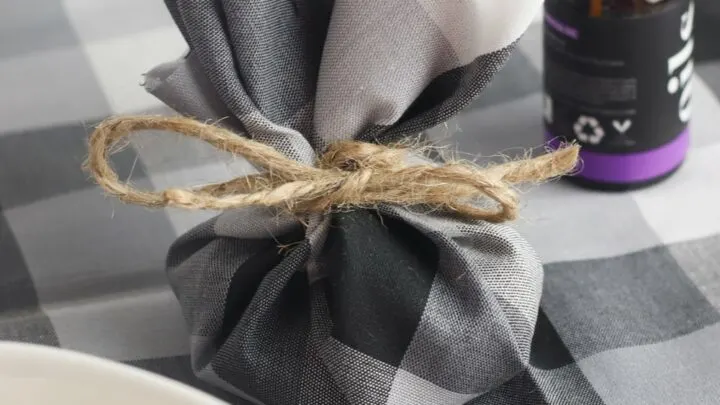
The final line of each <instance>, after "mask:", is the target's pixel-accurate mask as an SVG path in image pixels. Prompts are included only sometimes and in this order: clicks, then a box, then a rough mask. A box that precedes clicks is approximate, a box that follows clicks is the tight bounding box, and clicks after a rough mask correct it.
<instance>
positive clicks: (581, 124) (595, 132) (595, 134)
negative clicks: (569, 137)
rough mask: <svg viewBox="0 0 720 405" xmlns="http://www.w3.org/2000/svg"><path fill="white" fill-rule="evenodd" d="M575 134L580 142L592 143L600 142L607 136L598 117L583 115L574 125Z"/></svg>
mask: <svg viewBox="0 0 720 405" xmlns="http://www.w3.org/2000/svg"><path fill="white" fill-rule="evenodd" d="M573 131H575V136H576V137H577V139H578V140H579V141H580V142H583V143H588V144H590V145H597V144H599V143H600V142H601V141H602V140H603V138H604V137H605V130H604V129H603V128H602V126H600V123H599V122H598V120H597V118H595V117H588V116H586V115H581V116H580V117H578V119H577V121H576V122H575V125H573Z"/></svg>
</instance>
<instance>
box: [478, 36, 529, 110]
mask: <svg viewBox="0 0 720 405" xmlns="http://www.w3.org/2000/svg"><path fill="white" fill-rule="evenodd" d="M541 79H542V77H541V76H540V72H539V71H538V70H537V69H536V68H535V66H533V64H532V62H530V59H528V58H527V57H526V56H525V55H523V53H522V52H521V51H520V50H515V51H514V52H513V53H512V54H511V55H510V59H508V61H507V64H506V65H505V66H504V67H503V68H502V70H500V71H499V72H498V73H497V74H496V75H495V78H493V80H492V81H491V82H490V84H489V85H488V87H487V88H486V89H485V90H484V91H483V92H482V93H480V95H479V96H478V97H477V98H476V99H475V100H474V101H473V102H472V103H471V104H470V105H469V106H468V107H467V108H466V110H472V109H476V108H484V107H489V106H493V105H497V104H502V103H505V102H508V101H511V100H515V99H518V98H521V97H524V96H526V95H528V94H532V93H536V92H539V91H540V90H541V88H542V80H541Z"/></svg>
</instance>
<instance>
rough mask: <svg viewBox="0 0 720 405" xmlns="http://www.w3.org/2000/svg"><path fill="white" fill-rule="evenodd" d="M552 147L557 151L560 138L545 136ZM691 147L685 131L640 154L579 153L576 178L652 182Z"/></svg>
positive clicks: (676, 163) (614, 181)
mask: <svg viewBox="0 0 720 405" xmlns="http://www.w3.org/2000/svg"><path fill="white" fill-rule="evenodd" d="M545 136H546V138H547V139H548V143H549V145H550V147H551V148H557V147H558V146H560V144H561V143H562V139H560V138H557V137H555V136H553V135H552V134H550V133H546V134H545ZM689 147H690V129H689V128H688V129H686V130H685V131H683V132H682V133H680V135H678V136H677V137H676V138H675V139H674V140H673V141H672V142H670V143H668V144H666V145H663V146H661V147H659V148H656V149H652V150H648V151H645V152H639V153H627V154H612V155H611V154H606V153H598V152H591V151H587V150H583V149H581V150H580V159H581V160H582V163H581V165H580V171H579V173H578V174H577V176H578V177H582V178H584V179H588V180H593V181H598V182H604V183H620V184H625V183H636V182H642V181H647V180H652V179H655V178H657V177H660V176H662V175H664V174H667V173H669V172H671V171H673V170H674V169H676V168H677V167H678V166H680V164H681V163H682V161H683V160H684V159H685V156H686V154H687V151H688V148H689Z"/></svg>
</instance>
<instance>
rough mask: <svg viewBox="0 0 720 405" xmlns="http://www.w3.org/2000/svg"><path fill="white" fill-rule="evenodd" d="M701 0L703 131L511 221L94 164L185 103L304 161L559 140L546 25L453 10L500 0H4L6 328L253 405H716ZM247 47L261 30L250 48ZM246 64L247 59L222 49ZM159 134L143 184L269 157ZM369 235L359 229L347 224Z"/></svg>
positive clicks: (706, 37) (719, 11) (711, 121)
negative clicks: (272, 211) (281, 206)
mask: <svg viewBox="0 0 720 405" xmlns="http://www.w3.org/2000/svg"><path fill="white" fill-rule="evenodd" d="M696 2H697V7H698V13H696V14H697V15H698V19H697V34H696V39H697V43H698V53H697V58H696V59H697V65H698V66H697V70H696V73H697V75H696V78H695V82H694V96H693V97H694V118H693V122H692V135H693V145H692V150H691V153H690V156H689V158H688V160H687V162H686V163H685V164H684V166H683V167H682V169H681V170H680V171H679V172H678V173H677V174H676V175H675V176H674V177H672V178H671V179H669V180H667V181H666V182H664V183H661V184H659V185H657V186H655V187H653V188H649V189H646V190H640V191H635V192H630V193H623V194H606V193H598V192H590V191H584V190H579V189H577V188H574V187H572V186H569V185H567V184H565V183H563V182H554V183H550V184H547V185H543V186H542V187H538V188H533V189H531V190H528V191H527V193H526V194H525V196H524V198H523V204H524V207H523V210H522V215H523V217H522V218H521V219H520V220H519V221H517V222H516V223H514V224H512V225H511V226H510V227H507V226H494V225H488V224H474V225H467V224H463V223H460V222H456V221H453V220H450V219H448V218H443V217H439V216H428V215H424V214H422V213H417V212H411V211H406V210H400V209H397V208H393V207H381V209H380V212H379V213H375V212H368V213H359V214H356V215H350V214H348V215H338V216H334V217H333V218H325V219H320V218H317V219H316V220H314V221H315V222H314V223H313V224H312V225H313V227H312V228H311V232H309V233H307V234H305V231H304V229H303V228H302V227H300V226H298V224H296V223H294V222H293V221H289V220H287V221H286V220H283V218H278V217H277V216H274V215H269V214H268V213H266V212H262V211H258V210H247V211H241V212H228V213H223V214H221V215H219V216H216V214H215V213H188V212H184V211H176V210H163V211H149V210H146V209H143V208H138V207H132V206H127V205H122V204H120V203H117V202H115V201H113V200H111V199H108V198H105V197H104V196H103V194H102V192H101V191H100V190H98V189H97V188H95V187H94V186H93V185H92V184H91V183H90V182H89V181H88V179H87V176H86V175H85V174H84V173H83V172H81V171H80V165H81V163H82V161H83V159H84V157H85V154H86V146H85V145H86V144H85V139H86V137H87V135H88V133H89V132H90V131H91V130H92V126H93V125H94V123H96V122H98V121H99V120H101V119H103V118H104V117H107V116H109V115H113V114H122V113H160V114H174V113H175V112H174V111H172V110H170V109H168V108H167V107H166V106H165V104H167V105H169V106H170V107H172V108H173V109H175V110H176V111H179V112H182V113H186V114H191V115H194V116H196V117H202V118H203V119H211V120H213V119H220V118H222V120H221V123H222V124H223V125H227V126H230V127H232V128H235V129H237V130H243V131H247V132H250V133H252V135H253V136H254V137H255V138H256V139H260V140H262V141H265V142H268V143H270V144H272V145H273V146H275V147H277V148H279V149H281V150H283V151H284V152H285V153H287V154H288V155H289V156H292V157H293V158H295V159H298V160H302V161H310V160H311V159H312V158H313V157H314V153H315V152H314V151H315V150H319V149H321V148H322V147H323V146H324V145H325V144H326V143H327V142H330V141H332V140H335V139H336V137H337V134H349V135H351V136H354V137H356V138H359V139H365V140H372V139H377V140H381V141H386V140H391V139H395V138H396V137H398V136H400V135H407V134H412V133H418V132H420V131H423V130H425V129H427V128H429V127H432V128H431V129H429V130H427V131H426V134H427V136H428V137H429V138H430V139H431V140H433V141H435V142H437V143H439V144H447V145H450V147H451V148H452V149H453V150H457V153H458V154H459V155H461V156H463V157H469V158H477V159H478V160H479V161H483V160H484V159H492V157H493V156H494V155H496V154H498V153H499V152H501V153H504V154H507V155H514V154H521V153H523V152H524V150H525V148H528V147H536V146H538V145H541V144H542V143H543V129H542V117H541V113H542V111H541V105H542V93H541V92H542V90H541V87H540V78H541V65H542V49H541V38H542V37H541V35H542V25H541V23H540V20H539V19H535V20H534V21H533V22H532V24H531V25H530V27H529V28H528V30H527V31H526V33H525V35H524V36H522V38H520V40H519V41H517V44H516V45H517V46H515V47H514V48H513V47H512V45H513V44H514V43H515V42H516V41H515V40H516V39H517V37H514V36H515V34H514V33H510V34H508V35H507V37H508V38H505V39H504V40H501V39H497V41H498V43H504V44H505V43H506V46H504V47H500V48H498V49H493V51H494V52H480V53H478V51H477V49H489V48H488V46H487V44H474V45H473V46H475V48H473V47H469V46H464V45H463V44H464V42H463V35H467V33H463V32H462V30H456V29H454V28H453V27H457V26H462V24H459V23H458V24H452V22H453V21H475V20H474V19H481V20H483V21H485V20H487V17H483V14H482V12H483V11H484V12H487V11H492V10H493V8H492V7H500V6H497V5H499V4H506V2H500V1H490V0H485V1H475V2H471V1H462V2H457V4H458V5H459V6H458V9H457V10H454V7H443V6H442V5H443V4H446V3H443V2H432V1H420V0H412V1H410V0H408V1H403V2H362V1H340V0H336V1H335V2H332V1H317V2H312V5H308V4H310V3H309V2H304V1H297V2H292V3H290V2H288V3H285V2H276V5H277V7H263V6H262V5H263V4H264V3H267V2H263V1H253V2H231V1H227V2H223V1H217V2H209V1H208V2H191V1H173V2H168V6H166V5H165V4H164V3H163V2H162V1H160V0H122V1H121V0H103V1H96V0H61V1H56V2H47V4H45V3H44V4H43V10H42V12H38V10H37V7H36V6H34V5H33V4H31V2H27V1H22V0H4V1H3V2H2V4H1V5H0V38H3V39H4V40H3V41H0V339H3V340H16V341H25V342H35V343H39V344H45V345H53V346H59V347H63V348H68V349H73V350H78V351H82V352H86V353H90V354H95V355H98V356H102V357H106V358H110V359H113V360H116V361H121V362H124V363H127V364H131V365H134V366H137V367H142V368H145V369H148V370H151V371H153V372H157V373H160V374H163V375H166V376H169V377H171V378H175V379H177V380H180V381H183V382H185V383H187V384H190V385H193V386H196V387H198V388H200V389H203V390H206V391H208V392H211V393H213V394H215V395H217V396H219V397H221V398H223V399H224V400H226V401H228V402H229V403H233V404H266V405H275V404H279V405H284V404H296V403H297V404H301V403H302V404H333V405H334V404H413V405H414V404H428V405H435V404H442V405H445V404H465V403H469V404H657V403H673V404H675V403H677V404H685V403H687V404H713V403H716V402H717V398H718V397H720V382H718V378H717V377H716V376H717V375H720V348H719V346H718V341H720V324H719V323H718V320H720V312H718V311H719V310H720V270H719V269H720V267H719V266H720V248H718V246H719V245H718V240H719V238H720V214H718V210H717V209H716V207H717V205H718V203H719V202H720V189H719V188H718V187H714V185H715V184H718V183H720V159H718V158H717V156H718V154H720V142H719V141H718V138H717V132H718V130H717V125H716V122H717V119H716V116H717V115H718V114H720V52H718V47H717V45H716V44H715V42H716V41H715V39H716V38H717V37H718V35H720V32H718V31H719V29H718V26H720V25H719V24H718V23H720V8H718V6H717V5H716V2H715V1H714V0H696ZM333 3H334V4H333ZM448 4H449V3H448ZM477 4H480V6H477V7H478V8H476V9H473V7H474V5H477ZM492 4H497V5H496V6H492ZM528 4H529V5H530V4H532V5H533V6H535V7H537V6H538V4H537V2H536V1H528ZM281 5H282V6H281ZM286 6H287V7H286ZM463 7H465V8H463ZM483 7H485V8H483ZM514 7H516V8H521V7H519V6H514ZM358 10H363V11H362V12H360V11H358ZM368 10H373V11H368ZM399 10H401V11H402V12H398V11H399ZM458 10H460V11H458ZM471 10H475V11H477V14H472V13H471V12H469V11H471ZM283 13H285V14H283ZM248 16H252V20H253V21H257V22H258V25H253V26H250V25H249V24H246V23H243V22H244V20H243V19H248V18H251V17H248ZM288 16H302V18H295V17H293V18H290V17H288ZM111 17H112V18H111ZM281 17H282V18H281ZM278 18H280V20H277V19H278ZM233 21H235V22H234V23H233ZM241 21H243V22H241ZM277 21H288V23H287V24H284V25H283V27H284V28H283V29H282V30H277V29H275V28H276V27H277V26H278V25H279V24H278V23H277ZM527 22H528V23H530V18H529V19H528V21H527ZM301 23H302V24H301ZM520 25H527V24H520ZM199 26H200V27H201V29H199V28H198V27H199ZM319 27H320V28H319ZM522 28H524V26H523V27H522ZM508 29H509V28H508ZM259 33H263V35H261V36H260V37H256V36H257V35H258V34H259ZM269 33H272V35H270V34H269ZM521 33H522V29H518V32H517V36H520V34H521ZM253 38H256V39H258V38H259V39H262V40H263V41H266V42H265V44H266V45H267V46H266V47H262V48H261V49H253V48H251V47H237V46H234V45H233V44H236V43H238V41H241V42H242V43H248V42H247V41H248V40H250V39H253ZM298 38H301V39H302V40H298ZM318 38H328V39H329V40H328V41H327V43H328V44H329V45H328V46H327V47H325V48H324V49H323V48H322V47H317V46H315V47H313V46H314V45H313V44H316V43H317V41H318ZM243 41H244V42H243ZM503 41H504V42H503ZM413 44H415V45H416V46H414V45H413ZM350 45H351V46H350ZM281 46H282V48H280V47H281ZM188 47H190V48H191V49H192V51H191V52H189V53H187V51H188ZM384 47H385V48H384ZM490 48H492V47H490ZM278 49H282V56H283V57H282V58H277V57H274V56H273V55H274V52H278ZM182 55H186V56H185V57H182V58H180V59H178V58H179V57H180V56H182ZM390 55H392V58H390ZM507 57H509V58H508V59H507V61H505V59H506V58H507ZM383 58H388V59H387V60H385V59H383ZM423 58H426V59H423ZM427 58H433V59H432V60H435V59H434V58H436V59H437V60H438V62H437V63H429V62H428V64H427V65H426V64H423V63H418V62H417V61H418V60H430V59H427ZM233 60H240V61H245V62H246V63H243V64H239V65H237V66H235V67H233V69H232V70H228V69H227V68H226V67H225V68H224V67H223V66H224V64H227V63H228V61H230V62H229V63H230V64H232V61H233ZM321 61H322V63H321ZM503 64H504V68H503V69H502V70H500V71H499V73H497V74H496V75H495V76H494V77H493V78H492V81H490V82H489V85H488V86H487V87H485V88H484V89H483V86H484V85H485V84H487V82H488V81H489V80H490V78H491V75H492V73H494V71H495V70H496V69H497V68H499V67H500V65H503ZM236 68H237V69H238V70H237V72H236V71H235V69H236ZM357 71H361V73H356V72H357ZM288 72H293V75H292V76H290V77H288V76H287V74H288ZM145 73H148V74H147V75H145V76H143V74H145ZM378 77H383V78H386V80H384V81H378V80H377V79H376V78H378ZM408 77H412V78H414V80H411V81H407V80H405V79H404V78H408ZM250 78H252V79H251V80H250ZM298 78H302V79H298ZM141 84H144V88H143V86H141ZM376 84H377V87H373V86H374V85H376ZM447 89H451V90H452V91H450V92H448V91H447ZM480 90H483V91H482V92H480ZM476 93H479V95H478V96H477V97H475V95H476ZM151 94H153V95H154V96H153V95H151ZM349 95H351V97H352V100H354V101H353V102H352V103H348V99H349ZM383 97H384V98H383ZM471 98H472V100H471ZM161 100H162V101H161ZM461 107H463V110H462V111H461V112H459V113H458V114H455V113H457V110H458V109H459V108H461ZM337 117H343V119H338V118H337ZM436 124H437V125H436ZM158 135H159V134H155V133H149V134H146V135H143V136H141V137H139V138H138V139H137V140H135V141H134V142H133V143H132V145H131V146H132V147H131V148H129V149H128V150H126V151H125V152H123V153H122V154H120V155H118V156H117V157H116V158H115V165H116V167H117V169H118V171H119V173H120V174H121V176H122V177H124V178H127V179H128V181H132V182H134V183H135V184H136V185H137V186H139V187H147V188H156V189H160V188H165V187H167V186H170V185H186V184H188V185H189V184H200V183H205V182H209V181H215V180H218V179H222V178H227V177H229V176H236V175H238V174H242V173H244V172H250V171H252V170H253V169H252V168H251V167H250V166H249V165H247V164H246V163H245V162H243V161H241V160H239V159H236V158H233V157H230V156H222V155H221V156H218V155H217V154H216V153H215V152H213V151H211V150H210V149H209V148H207V147H205V146H204V145H200V144H196V143H193V142H190V141H185V140H183V141H179V140H178V138H177V137H174V136H172V135H169V134H163V136H158ZM715 148H718V150H715ZM679 213H680V215H679ZM378 214H380V215H382V218H383V220H382V221H380V219H379V216H378ZM366 224H373V225H372V226H367V225H366ZM268 234H272V235H273V238H268V237H267V235H268ZM358 235H361V236H363V237H365V240H366V243H365V245H363V246H357V243H351V242H348V243H346V242H347V241H353V240H357V239H358V237H359V236H358ZM378 240H380V241H382V243H377V241H378ZM297 241H301V242H300V243H297V244H295V245H294V247H293V249H292V250H290V251H288V252H286V253H284V254H283V255H277V249H276V246H277V244H278V242H297ZM368 241H375V242H368ZM370 244H372V245H373V248H372V251H371V252H372V253H369V252H370V250H368V245H370ZM530 246H532V248H531V247H530ZM168 251H170V252H171V254H170V257H169V259H168V260H167V262H166V255H167V252H168ZM258 252H264V254H262V255H259V254H257V253H258ZM398 252H400V253H398ZM368 257H369V258H368ZM538 257H539V258H540V260H541V261H539V260H538ZM388 260H392V261H390V262H388ZM383 263H384V264H385V266H387V263H402V264H397V265H393V269H390V270H391V271H385V269H384V268H382V266H381V265H382V264H383ZM541 263H542V265H543V266H542V267H544V273H543V272H542V271H541ZM166 265H167V271H166ZM401 266H402V267H401ZM377 268H381V269H382V271H375V270H376V269H377ZM400 268H402V269H403V271H397V270H400ZM407 269H413V270H414V271H413V272H410V271H406V270H407ZM463 270H468V271H467V272H464V271H463ZM308 277H311V279H312V280H313V283H308V281H307V280H308ZM348 286H353V288H350V287H348ZM358 286H360V287H362V286H364V287H365V289H362V288H358ZM248 289H249V290H248ZM393 292H394V293H395V294H393ZM398 292H400V293H398ZM368 297H369V298H368ZM399 298H401V299H402V300H404V301H397V299H399ZM391 304H392V305H391ZM538 305H539V308H540V310H539V312H538V311H537V308H538ZM398 309H399V310H398ZM395 310H398V311H395ZM0 361H1V359H0Z"/></svg>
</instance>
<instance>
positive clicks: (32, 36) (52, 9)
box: [0, 0, 79, 60]
mask: <svg viewBox="0 0 720 405" xmlns="http://www.w3.org/2000/svg"><path fill="white" fill-rule="evenodd" d="M0 38H2V40H0V60H2V59H5V58H9V57H15V56H18V55H21V54H27V53H33V52H37V51H41V50H46V49H54V48H59V47H63V46H72V45H76V44H79V41H78V39H77V36H76V35H75V31H74V30H73V28H72V26H71V25H70V21H69V20H68V19H67V17H66V15H65V11H64V10H63V4H62V2H61V1H43V2H42V3H39V2H34V1H27V0H2V2H0ZM8 38H12V40H8Z"/></svg>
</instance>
